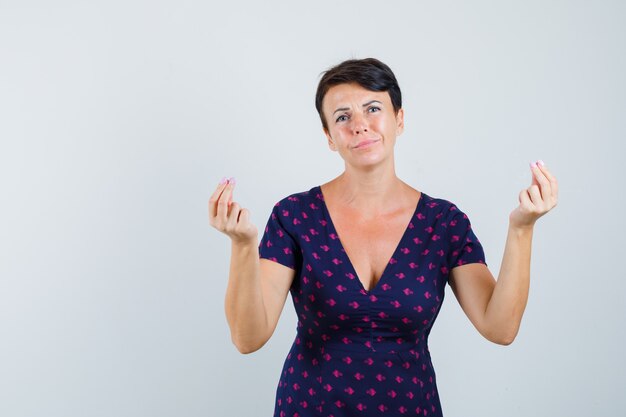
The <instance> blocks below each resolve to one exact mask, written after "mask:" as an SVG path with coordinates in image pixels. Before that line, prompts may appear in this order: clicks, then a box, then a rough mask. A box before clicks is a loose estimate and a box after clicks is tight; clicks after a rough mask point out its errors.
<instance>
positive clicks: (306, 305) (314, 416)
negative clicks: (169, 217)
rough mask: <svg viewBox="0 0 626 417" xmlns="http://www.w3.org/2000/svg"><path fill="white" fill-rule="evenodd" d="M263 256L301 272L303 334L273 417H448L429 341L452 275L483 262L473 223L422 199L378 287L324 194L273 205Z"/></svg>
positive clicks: (441, 203)
mask: <svg viewBox="0 0 626 417" xmlns="http://www.w3.org/2000/svg"><path fill="white" fill-rule="evenodd" d="M259 254H260V257H261V258H266V259H270V260H272V261H275V262H278V263H280V264H282V265H285V266H287V267H289V268H292V269H294V270H295V272H296V275H295V278H294V281H293V283H292V286H291V288H290V293H291V297H292V299H293V303H294V308H295V310H296V313H297V316H298V323H297V328H296V336H295V339H294V341H293V344H292V346H291V349H290V351H289V353H288V355H287V358H286V360H285V363H284V366H283V369H282V371H281V374H280V379H279V382H278V388H277V390H276V402H275V409H274V417H348V416H349V417H354V416H431V417H437V416H442V410H441V403H440V401H439V395H438V393H437V384H436V378H435V371H434V369H433V364H432V362H431V359H430V352H429V350H428V335H429V333H430V329H431V328H432V325H433V323H434V322H435V319H436V318H437V315H438V313H439V310H440V308H441V304H442V302H443V298H444V290H445V285H446V283H447V282H448V276H449V273H450V270H451V269H452V268H454V267H456V266H459V265H464V264H468V263H475V262H479V263H483V264H484V263H485V255H484V252H483V248H482V246H481V244H480V242H479V240H478V238H477V237H476V235H475V234H474V232H473V231H472V228H471V225H470V221H469V219H468V217H467V216H466V215H465V214H464V213H463V212H461V211H460V210H459V209H458V208H457V207H456V206H455V205H454V204H453V203H451V202H449V201H447V200H443V199H439V198H434V197H430V196H429V195H427V194H425V193H424V192H422V193H421V197H420V199H419V201H418V203H417V206H416V208H415V213H414V215H413V216H412V217H411V220H410V222H409V224H408V226H407V227H406V230H405V232H404V235H403V236H402V238H401V240H400V242H399V244H398V246H397V247H396V249H395V251H394V253H393V255H392V256H391V258H390V259H389V262H388V263H387V265H386V267H385V270H384V272H383V274H382V276H381V277H380V280H379V281H378V283H377V284H376V286H375V287H374V288H373V289H372V290H371V291H368V290H366V289H365V288H364V286H363V284H362V283H361V281H360V280H359V279H358V277H357V275H356V271H355V269H354V267H353V265H352V263H351V262H350V259H349V258H348V256H347V254H346V252H345V250H344V248H343V246H342V244H341V241H340V236H338V234H337V231H336V229H335V227H334V225H333V223H332V220H331V218H330V215H329V212H328V208H327V207H326V204H325V202H324V197H323V195H322V192H321V189H320V186H315V187H313V188H311V189H310V190H308V191H304V192H300V193H295V194H291V195H289V196H287V197H285V198H283V199H282V200H280V201H278V202H277V203H276V205H275V206H274V207H273V209H272V212H271V215H270V217H269V219H268V221H267V225H266V227H265V230H264V233H263V236H262V238H261V241H260V243H259Z"/></svg>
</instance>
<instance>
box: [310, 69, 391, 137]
mask: <svg viewBox="0 0 626 417" xmlns="http://www.w3.org/2000/svg"><path fill="white" fill-rule="evenodd" d="M322 74H323V76H322V78H321V79H320V82H319V84H318V86H317V93H316V94H315V108H316V109H317V113H318V114H319V115H320V119H321V120H322V126H323V127H324V129H325V130H328V124H327V122H326V118H325V117H324V113H323V112H322V102H323V100H324V96H325V95H326V93H327V92H328V90H330V88H331V87H334V86H336V85H339V84H347V83H357V84H359V85H360V86H361V87H363V88H366V89H368V90H370V91H386V92H388V93H389V97H390V98H391V104H393V111H394V112H395V113H396V114H398V110H400V109H401V108H402V93H401V92H400V86H399V85H398V81H397V80H396V76H395V75H394V74H393V71H391V68H389V67H388V66H387V65H385V64H384V63H382V62H381V61H379V60H377V59H376V58H364V59H349V60H347V61H343V62H342V63H340V64H337V65H335V66H334V67H332V68H329V69H328V70H326V71H323V72H322V73H321V74H320V75H322Z"/></svg>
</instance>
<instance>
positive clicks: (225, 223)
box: [209, 178, 258, 243]
mask: <svg viewBox="0 0 626 417" xmlns="http://www.w3.org/2000/svg"><path fill="white" fill-rule="evenodd" d="M234 188H235V179H234V178H230V179H228V180H227V179H226V178H224V179H222V181H221V182H220V183H219V184H218V186H217V189H216V190H215V192H214V193H213V195H212V196H211V198H210V199H209V224H210V225H211V226H213V227H214V228H216V229H217V230H219V231H220V232H222V233H224V234H226V235H227V236H228V237H230V238H231V239H232V241H233V242H235V243H251V242H255V239H256V238H257V236H258V231H257V228H256V226H255V225H254V224H252V223H251V222H250V211H249V210H248V209H246V208H241V207H240V206H239V204H238V203H236V202H235V201H232V195H233V189H234Z"/></svg>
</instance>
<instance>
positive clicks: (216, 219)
mask: <svg viewBox="0 0 626 417" xmlns="http://www.w3.org/2000/svg"><path fill="white" fill-rule="evenodd" d="M224 180H225V179H223V180H222V182H223V181H224ZM222 182H220V184H219V185H218V187H217V189H216V190H215V192H214V193H213V195H212V196H211V198H210V199H209V220H210V223H211V225H212V226H214V227H216V228H217V229H220V230H223V225H224V224H226V222H227V221H228V216H229V207H230V205H231V202H232V195H233V188H234V187H235V183H234V178H231V179H228V180H226V182H224V183H222Z"/></svg>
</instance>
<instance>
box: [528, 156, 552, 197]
mask: <svg viewBox="0 0 626 417" xmlns="http://www.w3.org/2000/svg"><path fill="white" fill-rule="evenodd" d="M537 162H539V163H537ZM537 162H532V163H531V164H530V169H531V171H532V173H533V184H536V185H537V186H538V187H539V191H540V193H541V200H545V201H547V202H548V201H549V200H550V199H551V197H552V184H551V183H550V180H549V179H548V177H546V175H545V174H544V173H543V171H542V170H541V167H540V165H541V164H543V162H542V161H537ZM529 191H530V188H529ZM531 197H532V194H531ZM533 202H534V203H535V204H539V201H537V200H536V199H534V198H533Z"/></svg>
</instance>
